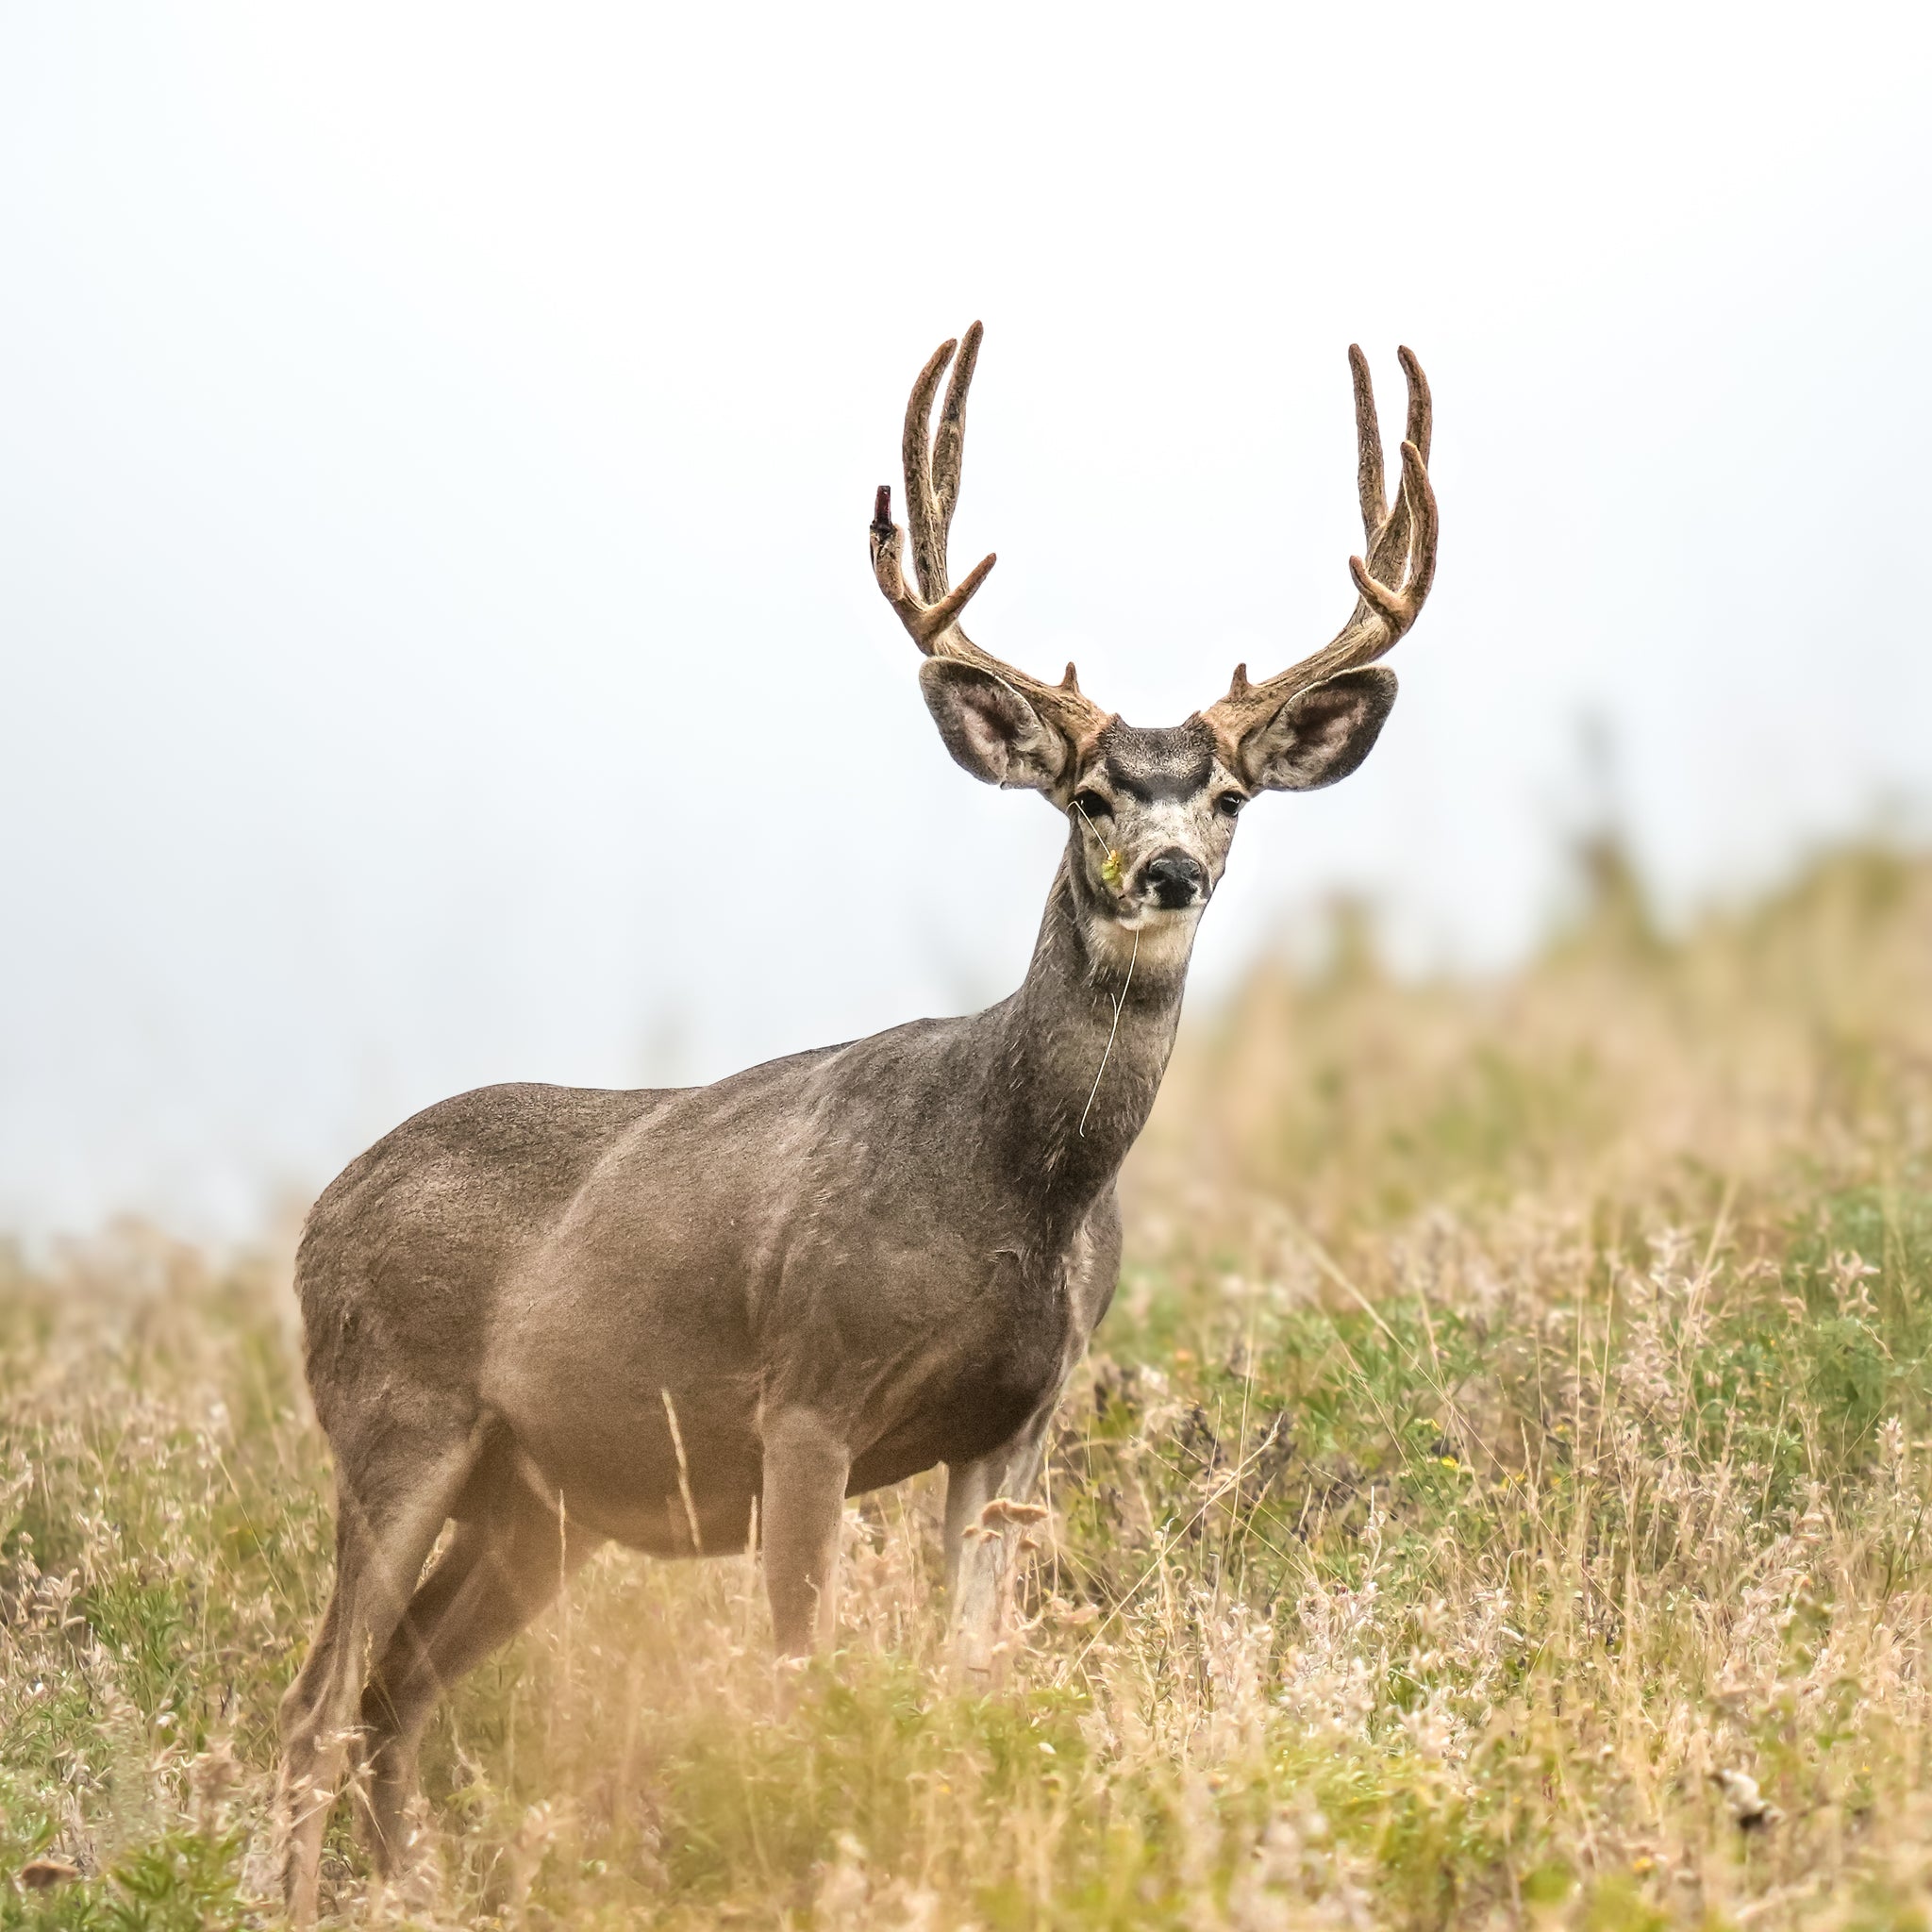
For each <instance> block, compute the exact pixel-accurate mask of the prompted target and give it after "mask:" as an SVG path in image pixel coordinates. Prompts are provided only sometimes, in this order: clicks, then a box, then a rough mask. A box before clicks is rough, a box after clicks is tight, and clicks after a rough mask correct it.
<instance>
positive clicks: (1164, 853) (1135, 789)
mask: <svg viewBox="0 0 1932 1932" xmlns="http://www.w3.org/2000/svg"><path fill="white" fill-rule="evenodd" d="M920 685H921V688H922V690H923V691H924V695H925V702H926V706H927V708H928V709H929V710H930V711H931V712H932V715H933V722H934V723H935V724H938V726H939V727H940V736H941V738H942V739H944V741H945V743H946V748H947V750H949V751H950V752H951V753H952V754H953V756H954V758H957V759H958V761H959V763H960V764H962V765H963V766H965V768H966V769H967V770H968V771H969V772H971V773H972V774H974V777H976V778H981V779H984V780H985V781H986V782H987V783H988V784H990V785H1000V786H1006V787H1009V788H1013V789H1017V790H1024V791H1040V792H1043V793H1044V794H1045V795H1046V797H1047V798H1048V799H1050V800H1051V801H1052V803H1053V804H1054V805H1055V806H1056V807H1057V808H1058V809H1059V810H1061V811H1064V812H1065V813H1066V815H1067V821H1068V827H1069V830H1068V837H1069V840H1070V841H1071V843H1070V847H1069V852H1068V872H1069V874H1070V876H1071V878H1072V880H1073V884H1074V895H1075V897H1076V899H1077V900H1078V902H1079V907H1080V911H1081V914H1082V918H1083V923H1084V924H1085V925H1086V927H1087V929H1088V931H1089V933H1090V935H1091V936H1092V937H1093V938H1094V939H1095V940H1096V941H1098V942H1099V943H1101V944H1102V945H1103V946H1104V947H1106V948H1107V949H1108V950H1109V951H1111V950H1113V941H1115V940H1118V941H1119V942H1120V950H1121V951H1122V952H1123V954H1124V952H1125V951H1126V950H1127V949H1128V947H1129V945H1130V943H1132V941H1129V939H1128V937H1127V936H1128V935H1133V936H1136V938H1137V939H1138V941H1139V943H1138V944H1134V945H1133V950H1134V951H1135V953H1136V955H1137V957H1139V958H1141V962H1142V965H1143V967H1144V966H1147V965H1151V964H1157V963H1158V960H1159V959H1160V958H1171V959H1173V960H1175V961H1178V960H1182V959H1185V958H1186V955H1187V951H1188V949H1189V947H1191V944H1192V941H1193V931H1194V925H1195V923H1196V922H1197V921H1198V920H1199V918H1200V916H1201V908H1203V907H1204V906H1206V905H1207V903H1208V900H1209V899H1210V898H1211V897H1212V896H1213V894H1214V889H1215V887H1216V886H1218V885H1219V884H1220V883H1221V874H1222V873H1223V871H1224V868H1225V867H1226V864H1227V853H1228V847H1229V846H1230V845H1232V844H1233V842H1234V831H1235V822H1236V820H1237V819H1238V818H1239V816H1240V814H1241V810H1242V809H1243V808H1245V806H1246V805H1247V803H1248V801H1249V800H1250V799H1251V798H1253V797H1255V796H1256V795H1257V793H1259V792H1262V791H1314V790H1316V789H1318V788H1319V787H1321V786H1324V785H1332V784H1334V783H1335V781H1336V780H1337V779H1338V778H1345V777H1346V776H1347V775H1348V774H1349V773H1351V772H1352V771H1354V770H1355V768H1356V767H1357V765H1358V764H1360V763H1361V761H1362V760H1363V759H1364V758H1367V757H1368V755H1369V752H1370V749H1371V748H1372V747H1373V746H1374V742H1375V739H1376V737H1377V735H1378V734H1379V733H1380V731H1381V729H1382V725H1383V723H1384V721H1385V720H1386V719H1387V718H1388V716H1389V710H1390V708H1391V706H1392V705H1393V704H1394V702H1395V679H1394V677H1393V675H1391V673H1389V672H1388V671H1385V670H1384V669H1382V667H1381V666H1380V665H1372V666H1366V667H1364V668H1362V669H1360V670H1355V671H1346V672H1342V673H1341V674H1339V675H1336V676H1334V677H1330V678H1325V679H1324V680H1323V681H1322V682H1321V683H1320V684H1316V685H1313V686H1310V687H1309V688H1307V690H1304V691H1296V692H1294V693H1292V694H1291V696H1289V697H1287V698H1285V699H1283V700H1281V701H1280V702H1279V703H1278V704H1276V705H1274V706H1273V707H1270V708H1265V709H1263V710H1262V711H1261V713H1260V715H1259V716H1258V717H1257V719H1255V720H1254V721H1253V722H1252V723H1247V724H1245V728H1243V729H1240V730H1230V729H1229V728H1227V726H1226V725H1225V724H1224V723H1223V722H1221V721H1220V720H1217V719H1216V718H1215V717H1214V715H1213V713H1212V712H1208V713H1196V714H1195V715H1194V716H1193V717H1191V718H1190V719H1189V720H1188V721H1187V722H1186V724H1175V725H1172V726H1167V727H1161V728H1157V729H1151V730H1150V729H1146V728H1142V727H1139V726H1136V725H1132V724H1124V723H1123V722H1122V721H1121V720H1120V719H1119V718H1116V717H1103V718H1101V719H1099V720H1098V721H1097V722H1096V723H1095V724H1094V725H1093V727H1092V728H1091V730H1084V731H1076V730H1075V729H1070V728H1068V724H1067V723H1066V721H1065V719H1064V717H1063V715H1062V714H1061V713H1060V712H1059V711H1058V709H1057V708H1056V707H1055V706H1054V705H1053V704H1051V703H1050V702H1049V703H1044V704H1042V703H1041V700H1040V697H1039V696H1038V695H1037V693H1036V692H1032V691H1021V690H1016V689H1015V688H1014V685H1013V683H1012V681H1011V680H1010V679H1008V678H1006V677H1004V676H1001V675H996V674H994V673H991V672H989V671H986V670H983V669H982V668H981V667H980V666H979V665H977V664H972V663H962V662H960V661H959V660H958V659H957V658H928V659H927V660H926V662H925V664H924V666H923V667H922V668H921V671H920ZM1055 689H1058V688H1055ZM1148 941H1154V942H1155V951H1154V955H1153V956H1152V957H1151V958H1150V956H1149V952H1148V944H1147V942H1148Z"/></svg>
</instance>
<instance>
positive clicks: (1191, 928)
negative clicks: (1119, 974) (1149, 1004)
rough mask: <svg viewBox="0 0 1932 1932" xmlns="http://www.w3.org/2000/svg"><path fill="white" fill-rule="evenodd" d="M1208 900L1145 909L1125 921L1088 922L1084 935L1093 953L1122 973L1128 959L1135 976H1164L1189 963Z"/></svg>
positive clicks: (1100, 920)
mask: <svg viewBox="0 0 1932 1932" xmlns="http://www.w3.org/2000/svg"><path fill="white" fill-rule="evenodd" d="M1206 905H1207V901H1206V900H1200V901H1197V902H1196V903H1195V904H1194V905H1192V906H1183V907H1180V908H1177V909H1173V910H1170V909H1168V908H1164V907H1152V906H1150V907H1148V908H1144V909H1143V910H1141V911H1140V912H1134V913H1129V914H1128V915H1127V916H1126V917H1125V918H1124V919H1090V920H1089V921H1088V924H1087V936H1088V940H1089V941H1090V943H1091V945H1092V947H1093V949H1094V951H1095V952H1096V953H1098V954H1099V955H1100V956H1101V957H1102V958H1104V959H1107V960H1108V961H1110V962H1111V963H1112V964H1113V965H1115V966H1117V967H1119V968H1120V969H1121V970H1122V971H1123V972H1124V971H1125V970H1126V967H1127V963H1128V961H1129V960H1132V961H1134V970H1135V971H1136V972H1138V973H1167V972H1172V971H1174V969H1175V968H1178V967H1182V966H1185V965H1186V964H1187V963H1188V956H1189V954H1191V952H1192V951H1193V950H1194V932H1195V929H1196V928H1197V927H1198V926H1199V925H1200V924H1201V913H1202V910H1203V908H1205V907H1206Z"/></svg>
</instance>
